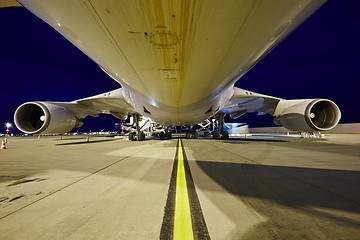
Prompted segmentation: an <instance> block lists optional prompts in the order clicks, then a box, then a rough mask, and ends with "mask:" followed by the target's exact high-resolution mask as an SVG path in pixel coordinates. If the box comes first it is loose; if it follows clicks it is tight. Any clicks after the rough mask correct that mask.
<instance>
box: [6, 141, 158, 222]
mask: <svg viewBox="0 0 360 240" xmlns="http://www.w3.org/2000/svg"><path fill="white" fill-rule="evenodd" d="M149 147H151V145H149V146H147V147H145V148H142V149H140V150H139V151H136V152H135V153H133V154H130V155H128V156H125V157H122V158H120V159H119V160H116V161H115V162H113V163H110V164H108V165H106V166H105V167H102V168H100V169H98V170H96V171H94V172H92V173H90V174H88V175H86V176H84V177H82V178H80V179H78V180H76V181H74V182H72V183H69V184H67V185H65V186H63V187H61V188H59V189H57V190H55V191H54V192H50V193H49V194H47V195H45V196H43V197H41V198H39V199H36V200H35V201H33V202H30V203H28V204H26V205H24V206H22V207H20V208H18V209H16V210H14V211H12V212H9V213H8V214H5V215H4V216H1V217H0V220H3V219H4V218H6V217H8V216H10V215H12V214H14V213H17V212H19V211H21V210H23V209H25V208H27V207H29V206H31V205H33V204H35V203H37V202H40V201H41V200H44V199H45V198H48V197H50V196H52V195H54V194H55V193H58V192H61V191H62V190H64V189H66V188H68V187H71V186H72V185H75V184H76V183H79V182H81V181H83V180H84V179H86V178H89V177H91V176H93V175H95V174H97V173H99V172H101V171H103V170H105V169H107V168H109V167H111V166H113V165H115V164H117V163H119V162H121V161H123V160H125V159H127V158H129V157H131V156H133V155H135V154H137V153H139V152H141V151H143V150H145V149H147V148H149Z"/></svg>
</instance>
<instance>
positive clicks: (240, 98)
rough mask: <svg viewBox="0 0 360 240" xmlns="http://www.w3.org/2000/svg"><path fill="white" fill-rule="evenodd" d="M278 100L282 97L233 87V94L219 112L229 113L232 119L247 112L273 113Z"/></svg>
mask: <svg viewBox="0 0 360 240" xmlns="http://www.w3.org/2000/svg"><path fill="white" fill-rule="evenodd" d="M280 100H282V99H281V98H276V97H272V96H268V95H264V94H260V93H255V92H251V91H248V90H244V89H241V88H237V87H234V94H233V96H232V97H231V99H230V100H229V102H228V104H226V106H225V107H224V108H223V109H222V110H221V112H223V113H226V114H229V115H230V117H231V118H233V119H236V118H239V117H241V116H242V115H243V114H245V113H247V112H259V113H268V114H271V115H274V113H275V109H276V107H277V105H278V103H279V102H280Z"/></svg>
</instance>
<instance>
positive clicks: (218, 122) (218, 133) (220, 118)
mask: <svg viewBox="0 0 360 240" xmlns="http://www.w3.org/2000/svg"><path fill="white" fill-rule="evenodd" d="M224 117H225V114H224V113H221V112H220V113H218V114H216V115H215V116H214V118H215V119H214V120H215V121H214V131H213V132H212V136H213V138H214V139H217V140H226V139H229V132H228V131H225V130H223V129H224Z"/></svg>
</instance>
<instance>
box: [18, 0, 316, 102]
mask: <svg viewBox="0 0 360 240" xmlns="http://www.w3.org/2000/svg"><path fill="white" fill-rule="evenodd" d="M21 2H23V4H24V5H25V6H26V7H27V8H28V9H30V10H31V11H32V12H34V13H35V14H36V15H38V16H39V17H40V18H42V19H43V20H45V21H46V22H48V23H49V24H50V25H51V26H53V27H54V28H55V29H56V30H57V31H59V32H60V33H61V34H63V35H64V36H65V37H66V38H67V39H69V40H70V41H71V42H72V43H73V44H74V45H76V46H77V47H78V48H80V49H81V50H82V51H83V52H85V53H86V54H87V55H88V56H89V57H90V58H92V59H93V60H94V61H95V62H97V63H98V64H99V65H101V66H102V67H103V68H104V69H105V70H106V72H107V73H108V74H109V75H111V76H112V77H113V78H114V79H116V80H117V81H118V82H120V83H121V84H125V85H127V86H129V87H130V88H131V89H135V90H136V91H137V92H139V93H141V94H143V95H145V96H147V97H148V98H151V99H154V100H155V102H157V103H161V104H164V105H167V106H171V107H184V106H189V105H192V104H195V103H197V102H200V101H201V100H203V99H205V98H210V99H211V98H213V97H216V96H218V95H219V94H220V92H222V91H223V90H224V89H226V88H228V87H229V84H233V83H234V81H235V80H237V79H238V78H239V77H240V76H242V74H244V73H245V72H246V71H247V70H248V69H249V68H250V67H251V66H252V65H253V64H254V63H256V62H257V61H258V59H259V58H260V57H261V56H263V55H264V54H265V53H266V52H267V51H268V50H269V49H271V48H272V47H273V46H274V45H275V44H276V43H278V41H279V40H280V39H282V38H283V37H284V36H285V35H286V34H287V33H288V32H289V31H290V30H292V29H293V28H294V27H296V26H297V25H298V24H299V23H300V22H301V21H302V18H303V17H305V16H307V15H308V14H310V13H311V12H312V11H314V10H315V9H316V8H317V7H318V6H319V5H320V3H321V2H322V1H311V0H308V1H303V0H299V1H288V0H276V1H255V0H242V1H239V0H232V1H226V2H225V3H224V2H221V1H215V0H209V1H168V0H158V1H141V0H139V1H133V0H132V1H110V0H101V1H100V0H98V1H97V0H91V1H55V0H39V1H36V2H26V1H21ZM44 9H45V10H46V11H44ZM298 15H301V16H303V17H301V18H296V16H298ZM85 26H86V27H85ZM88 26H91V27H88Z"/></svg>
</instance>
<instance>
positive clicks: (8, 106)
mask: <svg viewBox="0 0 360 240" xmlns="http://www.w3.org/2000/svg"><path fill="white" fill-rule="evenodd" d="M359 7H360V2H359V1H356V0H344V1H341V0H330V1H328V2H327V3H326V4H325V5H324V6H323V7H321V8H320V9H319V10H318V11H317V12H316V13H315V14H314V15H313V16H311V17H310V18H309V19H308V20H307V21H306V22H305V23H304V24H303V25H301V26H300V27H299V28H298V29H297V30H296V31H295V32H294V33H292V34H291V35H290V36H289V37H288V38H287V39H285V40H284V41H283V42H282V43H281V44H280V45H279V46H277V47H276V48H275V49H274V50H273V51H272V52H271V53H270V54H269V55H268V56H266V57H265V58H264V59H263V60H262V61H261V62H260V63H259V64H257V65H256V66H255V67H254V68H253V69H252V70H251V71H250V72H249V73H248V74H247V75H245V77H243V78H242V79H241V80H239V81H238V82H237V84H236V85H237V86H238V87H241V88H245V89H248V90H252V91H256V92H260V93H264V94H268V95H272V96H277V97H282V98H288V99H291V98H329V99H331V100H333V101H334V102H336V103H337V104H338V105H339V107H340V109H341V111H342V120H341V122H342V123H350V122H360V113H359V109H360V107H359V106H358V103H359V99H358V92H359V89H360V88H359V84H358V83H357V81H359V80H360V73H359V71H358V69H359V68H360V67H359V63H360V61H359V60H358V59H359V56H360V55H359V54H360V46H359V44H360V26H359V24H360V16H359V14H358V12H357V10H358V9H359ZM0 36H1V37H0V83H1V88H0V89H1V99H2V101H1V103H0V124H1V125H0V132H4V127H3V126H4V123H5V122H7V121H10V122H13V113H14V112H15V110H16V108H17V107H18V106H19V105H20V104H22V103H24V102H26V101H33V100H42V101H71V100H75V99H79V98H84V97H88V96H91V95H95V94H99V93H101V92H104V91H109V90H112V89H114V88H117V87H119V85H118V84H117V83H116V82H115V81H114V80H112V79H111V78H109V77H108V76H107V75H106V74H105V73H103V72H102V70H100V68H99V67H98V66H97V65H96V64H95V63H93V62H92V61H91V60H90V59H89V58H88V57H87V56H85V55H84V54H83V53H82V52H80V51H79V50H78V49H77V48H75V47H74V46H73V45H71V44H70V43H69V42H68V41H67V40H66V39H65V38H63V37H62V36H61V35H60V34H59V33H57V32H56V31H55V30H53V29H52V28H51V27H49V26H48V25H46V24H45V23H44V22H42V21H41V20H40V19H38V18H37V17H35V16H34V15H32V14H31V13H30V12H28V11H27V10H26V9H24V8H7V9H0ZM271 120H272V117H270V116H260V117H257V116H256V117H255V116H254V114H247V115H245V116H244V117H242V118H240V119H238V121H240V122H248V123H249V124H250V126H262V125H268V124H271ZM115 122H117V120H116V119H115V118H113V117H111V116H105V117H100V118H97V119H96V118H91V117H88V118H86V119H85V121H84V125H85V126H84V127H83V129H84V130H87V129H92V130H101V129H106V130H111V129H113V128H114V123H115Z"/></svg>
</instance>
